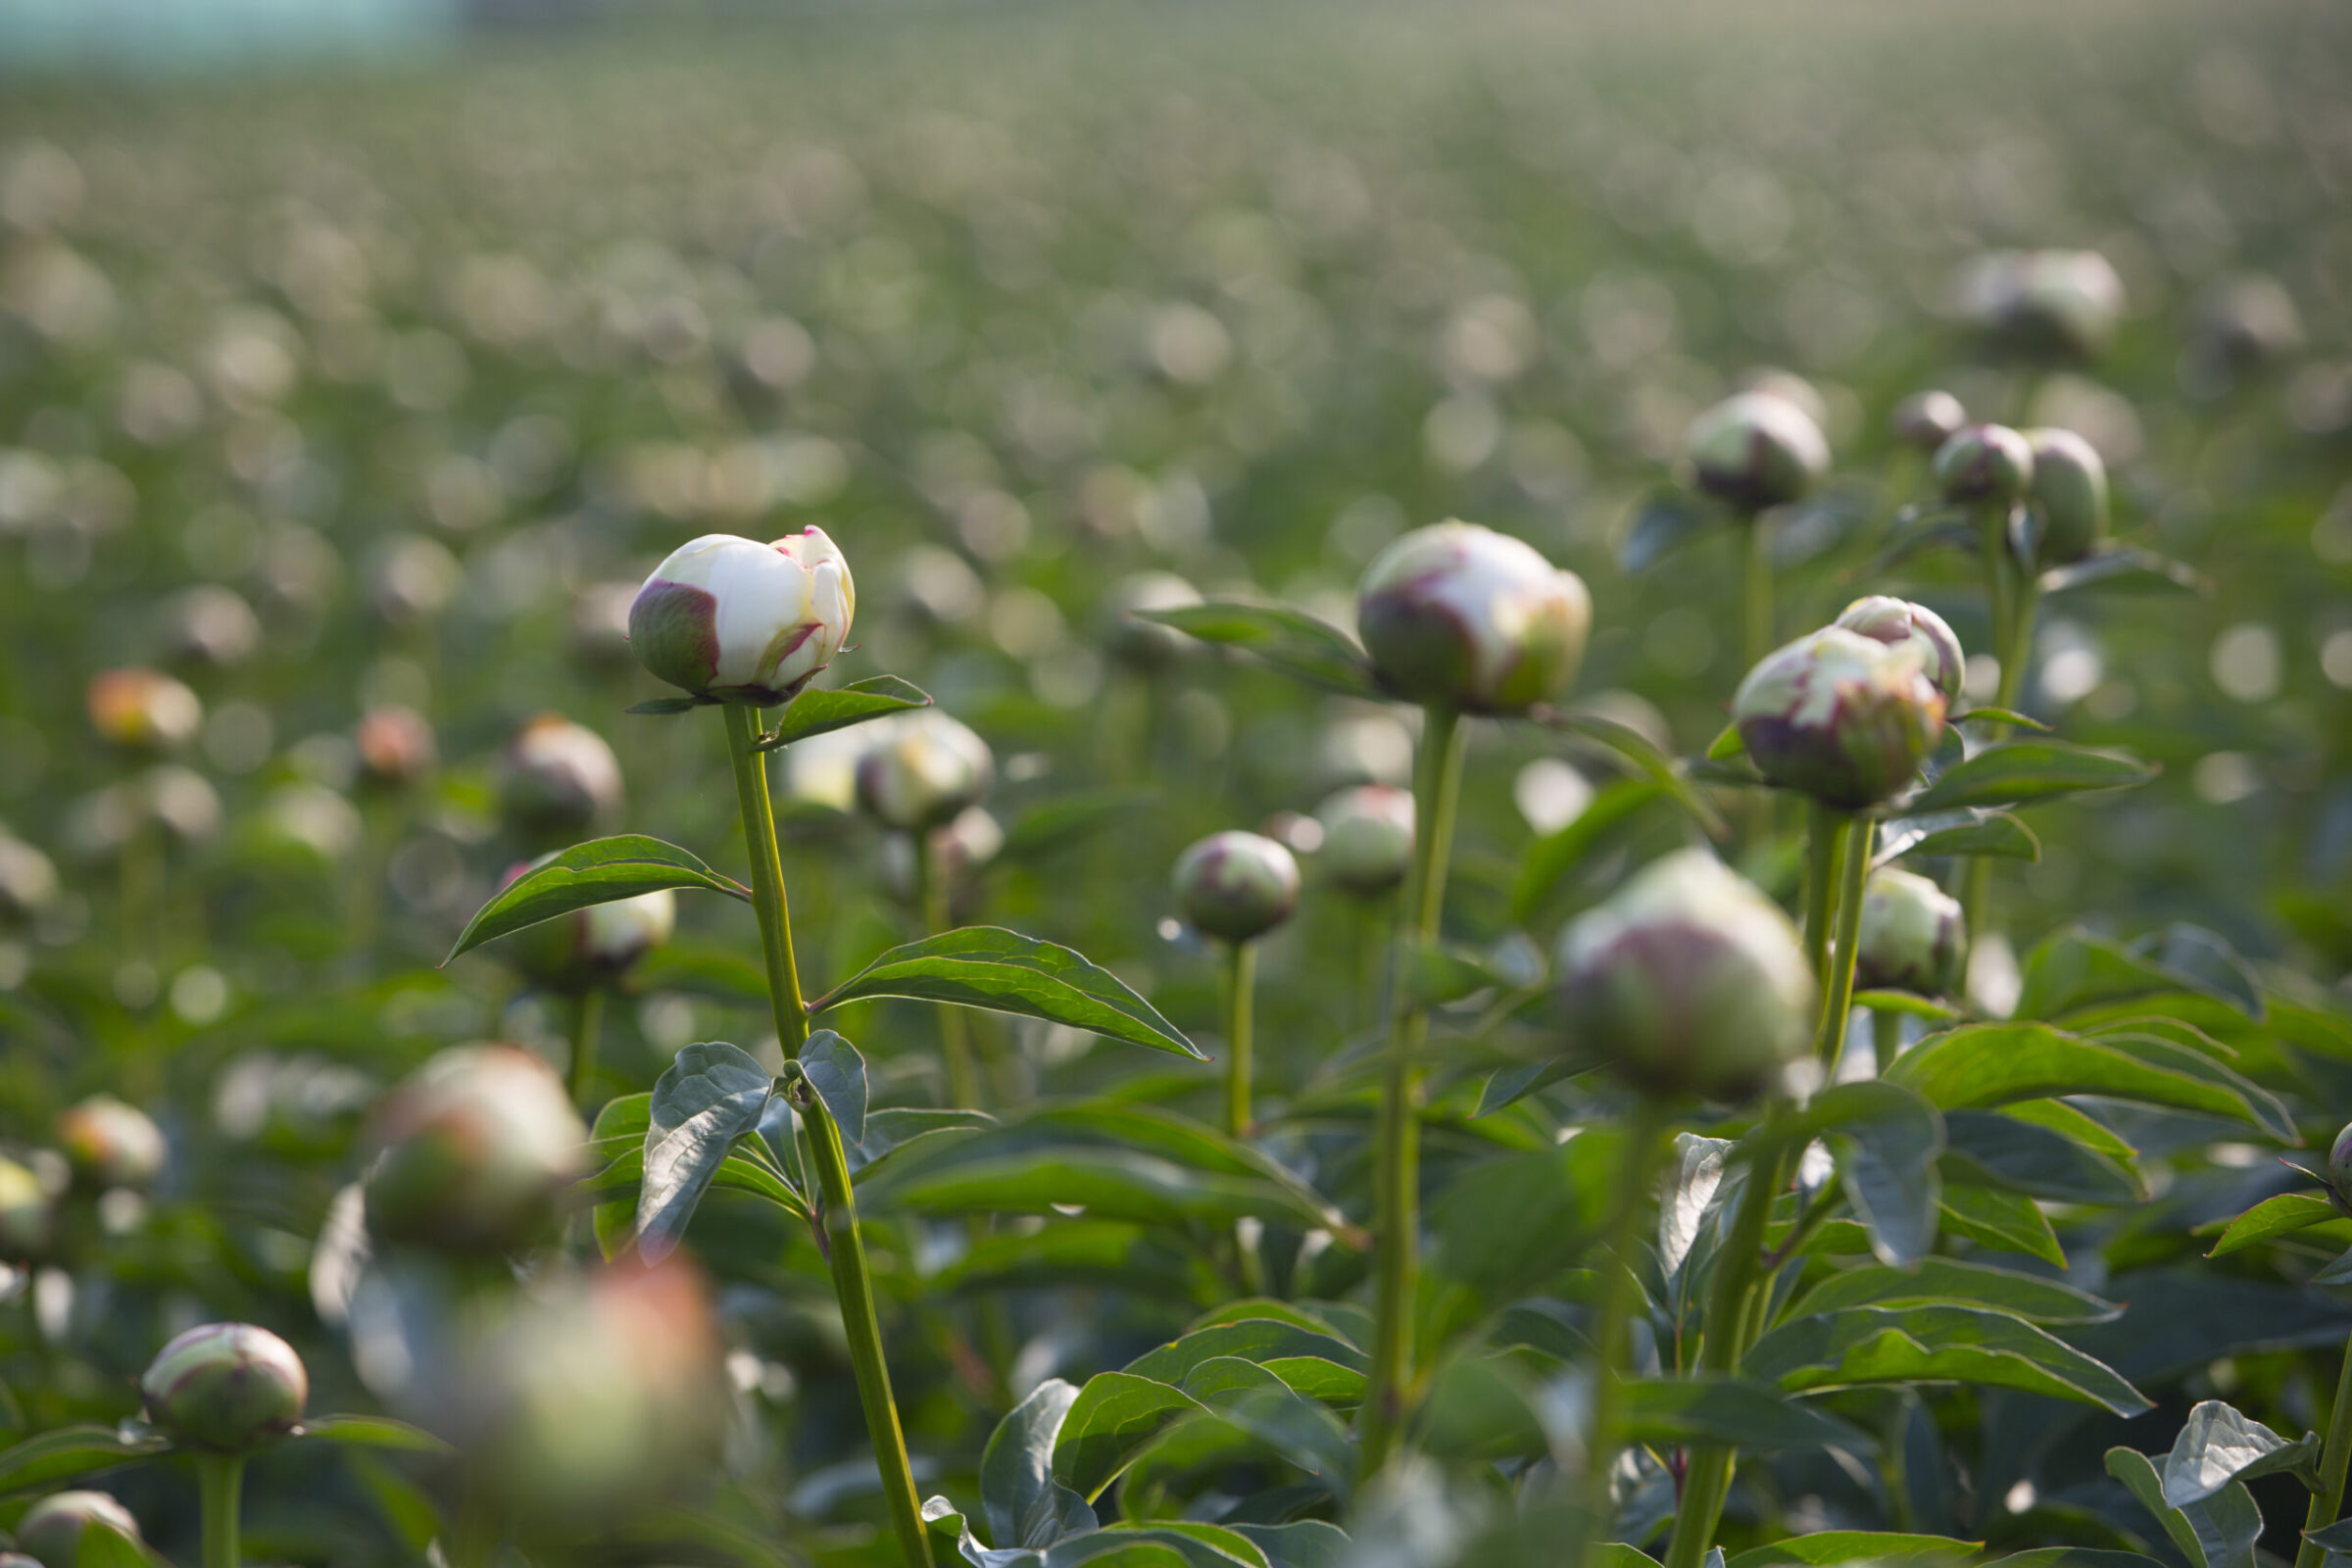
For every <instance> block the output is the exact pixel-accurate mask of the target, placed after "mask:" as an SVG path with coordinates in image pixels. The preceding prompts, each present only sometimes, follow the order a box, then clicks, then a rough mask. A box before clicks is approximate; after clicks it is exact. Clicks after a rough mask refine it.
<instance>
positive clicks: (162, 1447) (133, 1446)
mask: <svg viewBox="0 0 2352 1568" xmlns="http://www.w3.org/2000/svg"><path fill="white" fill-rule="evenodd" d="M171 1446H172V1445H171V1442H170V1441H169V1440H168V1439H166V1438H165V1437H164V1435H163V1434H162V1433H160V1432H151V1431H146V1430H141V1429H129V1430H124V1429H119V1428H116V1427H103V1426H97V1425H88V1426H70V1427H59V1428H57V1429H56V1430H54V1431H50V1432H44V1433H42V1434H40V1435H39V1436H38V1437H31V1438H26V1439H25V1441H24V1442H23V1443H20V1444H17V1445H16V1446H13V1447H11V1448H8V1449H6V1450H5V1451H0V1494H6V1493H12V1492H30V1491H32V1490H34V1489H35V1488H42V1487H53V1486H55V1485H56V1484H57V1483H58V1482H60V1481H71V1480H73V1479H74V1478H76V1477H78V1476H86V1475H93V1474H95V1473H97V1472H98V1471H100V1470H112V1469H113V1468H114V1467H115V1466H117V1465H122V1464H129V1463H131V1462H132V1461H133V1460H137V1459H144V1458H147V1457H149V1456H151V1455H154V1454H158V1453H163V1452H166V1451H167V1450H169V1449H170V1448H171Z"/></svg>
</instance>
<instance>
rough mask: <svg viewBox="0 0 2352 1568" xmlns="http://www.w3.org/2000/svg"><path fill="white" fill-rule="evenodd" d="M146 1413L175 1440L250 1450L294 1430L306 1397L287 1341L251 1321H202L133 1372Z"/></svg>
mask: <svg viewBox="0 0 2352 1568" xmlns="http://www.w3.org/2000/svg"><path fill="white" fill-rule="evenodd" d="M139 1395H140V1397H142V1398H144V1399H145V1400H146V1403H147V1419H148V1420H149V1421H150V1422H152V1423H153V1424H154V1425H155V1426H156V1427H158V1428H160V1429H161V1430H162V1431H164V1432H167V1433H169V1434H170V1435H171V1436H172V1438H174V1439H176V1440H177V1441H179V1442H181V1443H187V1444H193V1445H194V1446H197V1447H199V1448H210V1449H212V1450H213V1451H214V1452H216V1453H251V1452H252V1451H253V1450H255V1449H256V1448H261V1447H266V1446H269V1445H270V1444H272V1443H275V1442H277V1441H278V1440H279V1439H281V1438H283V1437H285V1436H286V1435H287V1434H288V1433H290V1432H292V1431H293V1430H294V1425H295V1423H296V1422H298V1421H300V1420H301V1419H302V1407H303V1405H304V1403H305V1402H306V1401H308V1400H309V1398H310V1396H311V1378H310V1374H309V1373H308V1372H307V1371H305V1370H304V1369H303V1365H302V1357H301V1356H299V1355H296V1354H295V1353H294V1348H293V1347H292V1346H290V1345H288V1344H287V1343H286V1342H285V1341H283V1340H281V1339H279V1338H278V1337H277V1336H276V1335H274V1334H272V1333H270V1331H269V1330H268V1329H265V1328H257V1327H255V1326H254V1325H253V1324H251V1323H207V1324H204V1325H203V1326H201V1327H199V1328H192V1329H190V1330H188V1331H187V1332H186V1333H185V1334H181V1335H179V1336H177V1337H176V1338H174V1339H173V1340H172V1343H171V1344H169V1345H167V1346H165V1347H164V1348H163V1349H162V1350H161V1351H160V1352H158V1353H157V1355H156V1358H155V1360H154V1361H153V1362H152V1363H150V1364H149V1366H148V1368H147V1371H146V1373H145V1374H144V1375H143V1376H142V1377H141V1378H140V1379H139Z"/></svg>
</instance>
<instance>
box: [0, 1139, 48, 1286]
mask: <svg viewBox="0 0 2352 1568" xmlns="http://www.w3.org/2000/svg"><path fill="white" fill-rule="evenodd" d="M50 1198H51V1194H50V1192H49V1189H48V1188H47V1187H45V1186H43V1185H42V1183H41V1179H40V1177H38V1176H36V1175H34V1174H33V1172H32V1170H31V1169H30V1168H29V1167H28V1166H25V1165H20V1164H18V1163H17V1162H16V1161H15V1160H13V1159H10V1158H8V1157H7V1156H6V1155H0V1263H23V1262H25V1260H26V1259H28V1258H31V1257H35V1256H37V1255H39V1253H40V1252H41V1250H43V1249H44V1248H46V1247H47V1246H48V1245H49V1223H50V1220H51V1219H52V1218H53V1217H54V1215H55V1212H56V1210H55V1207H54V1205H53V1204H52V1203H51V1201H50Z"/></svg>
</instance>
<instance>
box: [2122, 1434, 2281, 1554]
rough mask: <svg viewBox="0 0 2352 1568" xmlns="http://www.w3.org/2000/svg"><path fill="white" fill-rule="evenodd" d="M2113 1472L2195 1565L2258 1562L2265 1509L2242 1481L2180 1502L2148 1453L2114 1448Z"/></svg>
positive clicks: (2230, 1483)
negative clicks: (2167, 1493)
mask: <svg viewBox="0 0 2352 1568" xmlns="http://www.w3.org/2000/svg"><path fill="white" fill-rule="evenodd" d="M2107 1473H2108V1474H2109V1475H2111V1476H2113V1477H2115V1478H2116V1479H2117V1480H2118V1481H2121V1482H2122V1483H2123V1484H2124V1485H2125V1486H2126V1487H2128V1488H2130V1489H2131V1495H2133V1496H2134V1497H2136V1498H2138V1499H2139V1502H2140V1506H2142V1507H2144V1508H2146V1509H2147V1510H2148V1512H2150V1513H2152V1514H2154V1515H2155V1516H2156V1518H2157V1521H2158V1522H2159V1523H2161V1524H2162V1525H2163V1526H2164V1529H2165V1533H2166V1534H2167V1535H2169V1536H2171V1537H2172V1538H2173V1544H2175V1545H2177V1546H2179V1547H2180V1550H2181V1554H2182V1555H2183V1556H2185V1557H2187V1558H2188V1560H2189V1563H2190V1564H2191V1568H2200V1565H2202V1568H2255V1565H2256V1560H2257V1559H2256V1557H2255V1554H2254V1543H2255V1542H2256V1541H2257V1540H2259V1539H2260V1537H2261V1535H2262V1513H2261V1510H2259V1509H2258V1508H2256V1507H2255V1506H2254V1497H2253V1495H2252V1494H2251V1493H2249V1492H2247V1491H2246V1489H2245V1488H2244V1487H2243V1486H2242V1485H2240V1484H2239V1483H2237V1482H2235V1481H2232V1482H2229V1484H2228V1485H2226V1486H2224V1487H2223V1488H2222V1490H2221V1491H2219V1492H2217V1493H2215V1494H2214V1495H2212V1496H2210V1497H2207V1498H2205V1499H2204V1500H2202V1501H2200V1502H2193V1503H2190V1504H2189V1505H2188V1506H2187V1507H2185V1508H2176V1507H2174V1506H2173V1505H2172V1504H2170V1503H2168V1502H2166V1501H2165V1500H2164V1486H2163V1482H2162V1481H2161V1479H2160V1478H2159V1477H2158V1475H2157V1473H2156V1467H2155V1466H2154V1465H2153V1464H2151V1463H2150V1462H2149V1460H2148V1456H2147V1455H2146V1454H2144V1453H2139V1452H2137V1451H2135V1450H2133V1449H2131V1448H2110V1449H2108V1450H2107Z"/></svg>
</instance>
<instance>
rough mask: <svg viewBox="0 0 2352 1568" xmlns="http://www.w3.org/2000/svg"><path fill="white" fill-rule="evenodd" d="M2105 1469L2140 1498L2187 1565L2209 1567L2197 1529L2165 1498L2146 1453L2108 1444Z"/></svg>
mask: <svg viewBox="0 0 2352 1568" xmlns="http://www.w3.org/2000/svg"><path fill="white" fill-rule="evenodd" d="M2107 1473H2108V1474H2109V1475H2111V1476H2113V1477H2115V1479H2116V1480H2118V1481H2121V1482H2122V1483H2123V1484H2124V1486H2125V1487H2126V1489H2128V1490H2129V1491H2130V1492H2131V1495H2132V1496H2134V1497H2136V1498H2138V1499H2139V1505H2140V1506H2141V1507H2143V1508H2145V1509H2147V1510H2148V1512H2149V1513H2151V1514H2153V1515H2154V1516H2155V1518H2156V1522H2157V1523H2158V1524H2160V1525H2162V1526H2163V1527H2164V1533H2165V1534H2166V1535H2168V1536H2170V1537H2171V1538H2172V1541H2173V1544H2174V1545H2175V1546H2176V1547H2178V1548H2180V1555H2181V1556H2183V1557H2186V1558H2187V1559H2188V1562H2189V1568H2208V1563H2207V1559H2206V1556H2205V1547H2204V1544H2203V1543H2201V1542H2200V1541H2198V1539H2197V1532H2196V1531H2195V1529H2194V1528H2192V1527H2191V1526H2190V1524H2189V1522H2188V1520H2187V1518H2186V1517H2185V1516H2184V1515H2183V1514H2182V1513H2181V1512H2180V1509H2178V1508H2176V1507H2174V1506H2172V1504H2170V1503H2168V1502H2166V1501H2165V1500H2164V1479H2163V1477H2161V1476H2160V1475H2158V1474H2157V1472H2156V1466H2155V1465H2153V1464H2151V1463H2150V1462H2149V1461H2148V1456H2147V1455H2146V1454H2144V1453H2142V1452H2140V1451H2139V1450H2138V1449H2137V1448H2109V1449H2108V1450H2107Z"/></svg>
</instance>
